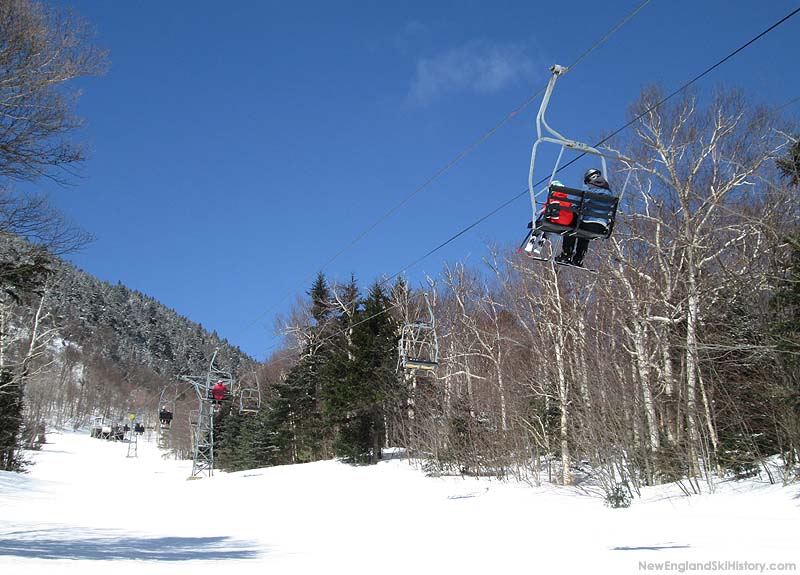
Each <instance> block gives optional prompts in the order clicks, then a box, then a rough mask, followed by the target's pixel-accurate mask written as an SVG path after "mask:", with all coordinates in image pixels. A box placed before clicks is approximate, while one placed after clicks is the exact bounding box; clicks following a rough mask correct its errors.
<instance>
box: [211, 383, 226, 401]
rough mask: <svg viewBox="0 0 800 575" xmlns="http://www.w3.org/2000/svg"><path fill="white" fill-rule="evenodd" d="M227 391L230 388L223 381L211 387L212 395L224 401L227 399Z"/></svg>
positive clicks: (217, 399) (215, 398)
mask: <svg viewBox="0 0 800 575" xmlns="http://www.w3.org/2000/svg"><path fill="white" fill-rule="evenodd" d="M227 391H228V388H227V387H225V385H224V384H223V383H218V384H217V385H215V386H214V387H212V388H211V397H212V398H213V399H214V400H216V401H222V400H223V399H225V392H227Z"/></svg>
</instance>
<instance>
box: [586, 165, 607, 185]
mask: <svg viewBox="0 0 800 575" xmlns="http://www.w3.org/2000/svg"><path fill="white" fill-rule="evenodd" d="M602 176H603V173H602V172H601V171H600V170H598V169H597V168H589V169H588V170H586V173H585V174H583V183H584V184H588V183H589V182H593V181H595V180H596V179H597V178H601V177H602Z"/></svg>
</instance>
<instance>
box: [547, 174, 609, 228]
mask: <svg viewBox="0 0 800 575" xmlns="http://www.w3.org/2000/svg"><path fill="white" fill-rule="evenodd" d="M618 205H619V198H617V197H614V196H609V195H606V194H598V193H595V192H590V191H586V190H578V189H575V188H568V187H566V186H559V185H557V184H550V187H549V188H548V193H547V201H546V204H545V213H544V217H543V218H542V219H541V220H540V221H538V222H537V224H536V231H537V232H538V231H542V232H547V233H553V234H559V235H574V236H577V237H579V238H586V239H588V240H593V239H596V238H608V237H610V236H611V232H612V230H613V229H614V221H615V219H616V215H617V206H618ZM561 211H568V212H572V213H573V214H574V215H575V217H574V218H573V219H572V223H570V224H569V225H563V224H558V223H555V222H553V221H550V220H551V219H555V218H557V217H558V216H559V214H560V212H561ZM587 217H591V218H600V219H603V220H606V221H607V222H608V223H607V225H606V228H605V231H604V232H601V233H597V232H592V231H589V230H586V229H583V228H582V227H581V223H582V222H583V219H584V218H587ZM548 218H549V219H548Z"/></svg>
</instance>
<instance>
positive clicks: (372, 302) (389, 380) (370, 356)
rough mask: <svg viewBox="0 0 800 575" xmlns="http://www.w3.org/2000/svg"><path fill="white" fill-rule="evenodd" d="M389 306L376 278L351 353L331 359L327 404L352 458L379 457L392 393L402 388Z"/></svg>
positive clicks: (339, 443)
mask: <svg viewBox="0 0 800 575" xmlns="http://www.w3.org/2000/svg"><path fill="white" fill-rule="evenodd" d="M390 308H391V302H390V299H389V296H388V294H387V293H386V292H385V291H384V290H383V288H382V287H381V284H380V283H378V282H376V283H375V284H373V286H372V288H370V290H369V295H368V297H367V298H366V300H364V302H363V307H359V309H358V312H357V313H356V315H355V318H356V321H355V322H354V323H353V324H352V340H351V343H350V347H349V350H348V357H343V356H340V357H338V358H334V361H333V362H332V363H331V375H332V377H330V378H329V379H328V381H329V384H330V385H329V387H328V388H327V406H328V415H329V417H330V419H331V421H333V422H334V423H335V425H336V427H337V436H336V444H335V449H336V454H337V455H339V456H340V457H344V458H346V459H348V460H351V461H353V462H358V463H363V462H368V463H375V462H377V461H378V460H379V459H380V457H381V446H382V445H383V442H384V437H385V433H386V421H387V416H388V413H389V410H390V409H391V406H392V404H393V401H392V397H393V396H394V394H396V393H397V392H398V390H399V388H400V385H399V380H398V377H397V374H396V372H395V367H396V361H397V360H396V349H397V330H396V326H395V324H394V320H393V319H392V317H391V315H390V314H389V313H388V311H389V309H390Z"/></svg>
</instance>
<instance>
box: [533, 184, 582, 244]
mask: <svg viewBox="0 0 800 575" xmlns="http://www.w3.org/2000/svg"><path fill="white" fill-rule="evenodd" d="M550 185H551V186H561V187H564V184H562V183H561V182H560V181H558V180H553V181H552V182H550ZM553 198H554V199H552V200H550V201H549V202H548V203H549V204H560V205H562V206H569V205H570V203H569V202H568V201H566V200H567V198H568V196H567V195H566V194H565V193H563V192H554V193H553ZM545 213H547V205H546V204H545V205H544V206H542V210H541V211H540V212H539V215H538V216H536V221H535V222H533V223H531V224H528V227H531V226H533V238H532V240H531V241H530V242H528V245H527V246H526V247H525V251H526V252H528V253H530V254H533V255H535V256H539V255H541V253H542V248H543V247H544V244H545V240H546V239H547V238H546V232H543V231H536V230H537V229H539V228H540V227H541V224H542V222H543V221H544V220H545V219H547V220H548V221H550V222H553V223H554V224H561V225H563V226H568V225H570V224H571V223H572V219H573V218H574V217H575V214H573V213H572V212H570V211H567V210H559V211H558V212H556V215H550V216H549V217H545Z"/></svg>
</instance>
